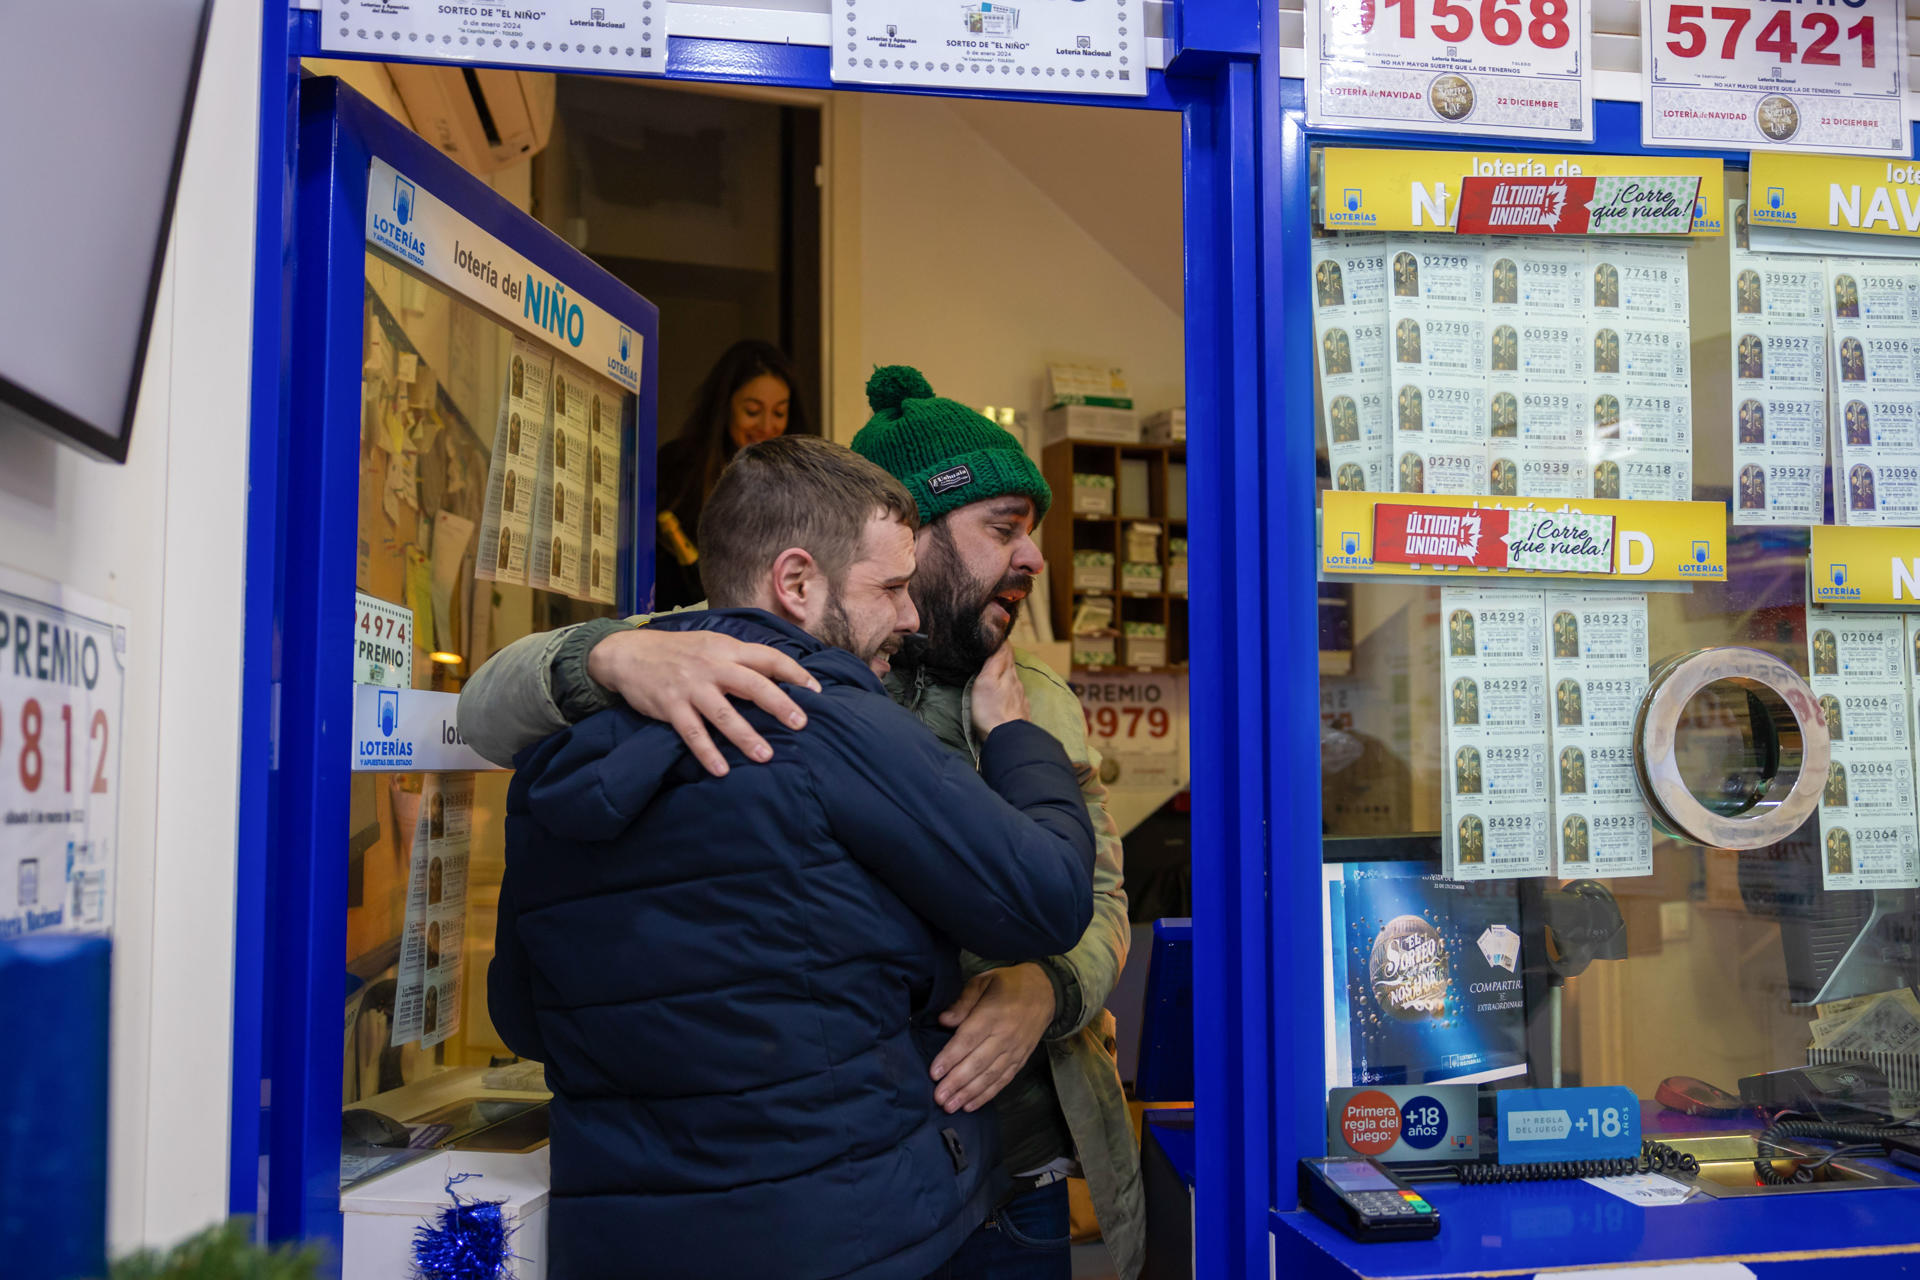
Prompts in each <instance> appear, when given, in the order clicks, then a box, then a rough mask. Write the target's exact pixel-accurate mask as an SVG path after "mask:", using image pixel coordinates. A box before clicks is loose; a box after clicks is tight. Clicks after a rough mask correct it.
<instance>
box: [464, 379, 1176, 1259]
mask: <svg viewBox="0 0 1920 1280" xmlns="http://www.w3.org/2000/svg"><path fill="white" fill-rule="evenodd" d="M867 399H868V403H869V404H870V405H871V407H872V409H873V416H872V418H871V419H870V420H869V421H868V423H867V425H866V426H865V427H864V428H862V429H861V431H860V432H859V434H858V435H856V436H855V437H854V440H853V448H854V450H855V452H857V453H860V454H862V455H864V456H865V457H867V458H868V459H870V460H871V461H873V462H875V463H877V464H878V465H879V466H881V467H882V468H884V469H885V470H886V471H888V472H890V473H891V474H892V475H893V476H894V477H895V478H896V479H898V480H899V481H900V482H901V483H902V484H903V485H904V486H905V487H906V489H907V491H908V493H910V494H912V495H913V498H914V501H915V503H916V504H917V505H918V507H919V513H920V520H921V528H920V531H919V534H918V535H917V539H916V547H915V554H916V560H917V567H916V570H915V573H914V576H913V579H912V581H911V584H910V587H909V590H910V592H911V594H912V598H913V603H914V605H915V607H916V608H917V609H918V611H919V614H920V619H921V626H922V627H923V629H924V631H923V634H922V636H920V637H917V638H910V639H909V640H908V641H907V642H906V644H905V645H904V646H903V648H902V649H901V651H900V653H899V655H898V656H897V658H896V659H895V660H894V663H893V669H892V671H891V672H890V673H889V674H888V675H887V676H886V685H887V689H888V691H889V692H890V693H892V694H893V696H894V699H895V701H897V702H899V703H900V704H901V705H902V706H903V707H905V708H906V709H907V710H909V711H911V712H913V713H914V715H916V716H917V717H919V719H920V720H921V721H922V722H923V723H925V724H926V725H927V726H928V728H930V729H932V730H933V732H934V734H935V735H936V736H937V737H939V739H940V740H941V741H942V742H943V743H945V744H946V745H947V746H948V747H949V748H951V749H952V750H954V751H956V752H960V753H963V754H966V755H967V756H969V757H970V758H972V759H973V760H975V762H976V763H977V762H978V758H979V745H978V743H976V742H975V741H974V737H973V733H972V729H971V711H970V707H969V694H970V690H971V687H972V683H973V680H974V678H975V677H976V676H977V675H978V674H979V672H980V670H981V668H982V667H983V666H985V665H986V663H987V662H988V660H989V659H990V658H993V657H994V656H995V655H996V654H998V653H999V651H1000V650H1001V649H1002V648H1003V647H1005V646H1007V644H1008V635H1009V634H1010V632H1011V631H1012V629H1013V624H1014V621H1015V619H1016V618H1018V616H1019V613H1020V610H1021V608H1022V606H1023V605H1024V603H1025V601H1026V598H1027V596H1028V594H1029V592H1030V590H1031V588H1032V585H1033V579H1034V577H1035V576H1037V575H1038V574H1040V573H1042V572H1044V571H1045V568H1046V562H1045V560H1044V559H1043V558H1042V556H1041V554H1040V549H1039V547H1038V545H1037V544H1036V543H1035V541H1034V532H1035V530H1036V528H1037V527H1038V525H1039V523H1040V520H1041V519H1042V518H1043V517H1044V516H1045V515H1046V513H1047V508H1048V506H1049V505H1050V504H1051V502H1052V494H1051V492H1050V491H1049V490H1048V487H1047V484H1046V481H1045V480H1043V479H1042V478H1041V475H1040V472H1039V469H1038V468H1037V467H1035V466H1034V464H1033V461H1032V459H1030V458H1029V457H1028V456H1027V454H1026V451H1025V450H1024V449H1023V448H1021V446H1020V443H1019V442H1018V441H1017V440H1015V439H1014V438H1013V437H1012V436H1011V435H1009V434H1008V433H1007V432H1006V431H1004V430H1002V429H1001V428H1000V427H999V426H997V425H995V424H994V423H992V422H990V421H989V420H988V419H986V418H985V417H984V416H982V415H981V414H979V413H977V412H975V411H974V410H972V409H969V408H968V407H967V406H966V405H964V404H961V403H959V402H957V401H953V400H947V399H943V398H940V397H937V396H935V395H934V394H933V390H932V388H931V387H929V386H928V384H927V381H926V379H925V378H923V377H922V376H921V375H920V374H919V372H918V371H917V370H914V369H910V368H907V367H905V366H897V365H896V366H890V367H888V368H883V369H879V370H876V371H875V373H874V375H873V377H872V379H871V380H870V381H869V382H868V384H867ZM646 621H647V619H645V618H634V619H629V620H627V621H626V622H618V621H614V620H612V619H600V620H595V621H592V622H585V623H580V624H577V625H575V626H572V627H568V628H564V629H562V630H559V631H554V632H549V633H546V634H543V635H531V636H527V637H525V638H523V639H521V640H518V641H516V642H514V643H513V644H512V645H510V646H508V647H507V648H505V649H502V650H501V651H500V652H499V653H497V654H495V655H494V656H493V658H492V659H490V660H489V661H488V662H487V663H486V664H485V665H484V666H482V667H481V668H480V670H479V671H478V672H476V673H475V674H474V677H473V678H472V679H471V680H469V681H468V682H467V685H466V687H465V688H464V689H463V690H462V691H461V694H460V714H459V723H460V730H461V734H462V736H464V737H465V738H466V740H467V741H468V742H469V743H470V744H471V745H472V746H473V747H474V748H475V749H476V750H478V751H479V752H480V753H481V754H482V755H484V756H486V757H487V758H488V759H490V760H493V761H495V762H496V763H500V764H507V763H510V762H511V760H512V758H513V756H514V754H515V753H516V752H518V751H519V750H521V749H522V748H524V747H527V746H530V745H532V744H534V743H536V742H539V741H540V740H542V739H543V738H545V737H547V736H548V735H550V734H552V733H555V732H557V731H559V730H560V729H563V728H565V727H566V726H567V725H569V724H571V723H574V722H576V721H578V720H581V719H584V718H585V717H586V716H589V715H592V714H593V713H595V712H597V711H599V710H601V709H603V708H605V707H607V706H609V705H612V704H613V703H615V702H617V701H622V700H624V701H625V702H627V703H629V704H630V705H631V706H632V707H633V708H634V709H635V710H636V711H638V712H640V713H641V714H642V715H646V716H650V717H652V718H654V719H656V720H662V721H665V722H667V723H669V724H672V725H673V726H674V727H675V728H676V729H677V730H678V731H679V733H680V735H681V737H682V738H684V739H685V740H686V743H687V745H688V747H689V749H690V750H691V751H692V752H693V754H694V755H695V757H696V758H698V759H699V760H700V762H701V763H702V764H703V765H704V766H705V767H706V768H707V769H708V770H709V771H710V772H712V773H715V774H723V773H725V772H726V771H727V770H728V768H729V767H730V766H729V764H728V760H727V755H728V752H727V751H725V750H724V749H723V748H722V747H721V746H720V745H719V743H717V742H716V741H715V737H714V735H715V733H717V734H718V735H719V736H720V737H721V738H722V739H724V740H725V741H726V742H727V743H730V744H731V745H732V747H733V748H734V751H733V754H734V755H735V756H736V758H741V757H744V760H745V761H764V760H765V759H767V758H768V755H769V754H770V753H769V751H768V748H767V745H766V743H765V741H764V740H762V739H761V738H760V736H759V734H757V733H755V732H754V730H753V729H752V728H751V726H749V725H748V724H747V722H746V720H745V718H744V717H742V716H741V714H740V713H739V711H738V710H737V709H736V708H735V707H734V706H733V704H732V702H731V701H730V699H735V698H737V699H741V700H743V701H747V702H752V703H754V704H755V705H757V706H759V707H760V708H761V709H763V710H764V711H766V712H767V713H768V714H770V715H773V716H774V717H775V718H777V719H778V720H780V721H781V722H783V723H786V724H788V725H791V726H793V727H795V728H799V727H802V726H803V725H804V723H805V718H804V717H803V716H802V715H801V713H800V710H799V708H798V707H797V706H795V705H794V703H793V701H792V700H791V699H790V698H788V697H787V695H786V694H785V693H783V692H781V690H780V688H779V686H780V684H782V683H788V684H801V685H811V683H812V682H811V680H810V678H809V677H808V676H807V675H806V673H805V672H803V671H801V670H800V668H799V667H798V665H797V664H795V663H793V662H792V661H791V660H790V659H788V658H786V657H785V656H784V655H781V654H779V653H777V652H775V651H774V650H773V649H771V648H768V647H766V646H762V645H753V644H745V643H741V642H739V641H736V640H734V639H732V638H731V637H728V636H724V635H721V634H719V633H717V632H710V631H686V632H665V631H657V630H649V629H648V628H647V627H646V625H645V624H646ZM1012 656H1013V660H1014V665H1015V670H1016V673H1017V675H1018V678H1019V681H1020V684H1021V686H1022V688H1023V689H1024V691H1025V693H1026V696H1027V701H1028V707H1029V711H1030V717H1031V719H1032V721H1033V723H1035V724H1037V725H1040V726H1041V727H1042V728H1044V729H1046V730H1048V731H1049V732H1050V733H1052V734H1053V735H1054V736H1055V737H1056V738H1058V739H1059V740H1060V742H1061V744H1062V745H1063V746H1064V747H1065V748H1066V751H1067V756H1068V758H1069V759H1070V760H1071V761H1072V762H1073V765H1074V767H1075V771H1076V773H1077V774H1078V776H1079V778H1080V785H1081V793H1082V795H1083V797H1084V799H1085V801H1086V804H1087V809H1088V814H1089V816H1090V817H1091V818H1092V820H1093V828H1094V833H1095V837H1096V841H1097V845H1098V856H1097V860H1096V863H1095V867H1094V885H1093V887H1094V917H1093V922H1092V924H1091V925H1090V926H1089V927H1088V929H1087V931H1086V933H1085V934H1084V935H1083V936H1082V937H1081V939H1080V941H1079V943H1078V944H1077V945H1075V946H1074V948H1073V949H1072V950H1071V951H1069V952H1068V953H1067V954H1065V955H1061V956H1050V957H1037V958H1036V959H1035V960H1033V961H1032V962H1030V963H1026V964H1016V965H1010V966H1006V967H991V966H988V965H987V964H985V963H984V962H982V961H979V960H976V959H975V958H973V957H971V956H969V957H966V960H967V963H968V966H969V968H968V971H969V973H970V974H972V975H973V976H972V978H971V980H970V981H969V982H968V984H967V986H966V989H965V990H964V991H963V993H962V994H961V997H960V999H959V1000H958V1001H956V1002H955V1003H954V1005H953V1006H952V1007H951V1008H949V1009H948V1010H947V1011H946V1012H945V1013H944V1014H942V1015H941V1022H942V1023H943V1024H944V1025H946V1026H948V1027H950V1028H953V1030H954V1034H953V1038H952V1040H951V1041H950V1042H949V1043H948V1045H947V1046H946V1048H945V1049H944V1050H942V1051H941V1053H940V1054H939V1056H938V1057H936V1058H935V1060H934V1063H933V1068H932V1070H933V1075H934V1079H935V1081H936V1085H935V1095H934V1096H935V1101H936V1103H938V1104H939V1105H940V1106H943V1107H945V1108H946V1109H947V1110H948V1111H959V1110H962V1109H965V1110H968V1111H973V1110H977V1109H979V1108H980V1107H983V1106H987V1105H989V1104H991V1105H993V1106H994V1108H995V1109H996V1112H997V1114H998V1117H999V1122H1000V1131H1001V1135H1002V1147H1003V1164H1004V1167H1005V1170H1006V1172H1007V1173H1008V1174H1010V1175H1011V1176H1012V1178H1013V1181H1014V1191H1013V1193H1012V1194H1011V1196H1010V1197H1009V1198H1008V1199H1007V1200H1006V1201H1005V1202H1004V1203H1003V1204H1002V1205H1001V1206H1000V1207H999V1208H998V1209H997V1210H996V1211H995V1213H994V1214H993V1216H992V1217H991V1218H990V1219H989V1220H988V1221H987V1222H986V1223H985V1224H983V1225H982V1227H981V1229H980V1230H979V1231H977V1232H975V1233H974V1236H973V1237H972V1238H971V1239H969V1240H968V1241H967V1243H966V1244H965V1245H964V1246H962V1248H961V1250H960V1251H959V1252H958V1253H957V1254H956V1255H955V1256H954V1258H953V1259H952V1260H951V1261H950V1262H949V1263H948V1264H947V1265H946V1267H945V1268H943V1269H942V1270H940V1271H938V1272H936V1273H935V1275H936V1276H937V1277H939V1280H974V1278H975V1277H978V1278H980V1280H1029V1278H1031V1280H1066V1277H1068V1276H1070V1275H1071V1272H1072V1264H1071V1254H1070V1253H1069V1250H1068V1241H1067V1236H1068V1210H1067V1196H1066V1183H1065V1181H1064V1179H1065V1178H1066V1177H1067V1176H1069V1175H1073V1174H1079V1175H1082V1176H1084V1177H1085V1178H1086V1180H1087V1187H1088V1191H1089V1192H1090V1193H1091V1198H1092V1201H1093V1205H1094V1210H1095V1212H1096V1214H1097V1216H1098V1218H1099V1220H1100V1227H1101V1234H1102V1236H1103V1238H1104V1239H1105V1241H1106V1244H1107V1248H1108V1251H1109V1253H1110V1254H1111V1256H1112V1258H1113V1261H1114V1264H1115V1267H1116V1268H1117V1270H1118V1272H1119V1274H1120V1276H1121V1277H1122V1280H1133V1278H1134V1277H1135V1276H1137V1275H1138V1274H1139V1272H1140V1269H1141V1266H1142V1263H1143V1260H1144V1258H1143V1252H1144V1233H1145V1222H1144V1213H1145V1209H1144V1200H1143V1196H1142V1191H1141V1185H1140V1171H1139V1151H1138V1147H1137V1145H1136V1143H1135V1140H1134V1137H1133V1130H1132V1124H1131V1122H1130V1119H1129V1117H1128V1114H1127V1107H1126V1099H1125V1096H1124V1094H1123V1092H1122V1090H1121V1086H1120V1078H1119V1072H1118V1070H1117V1068H1116V1067H1115V1065H1114V1058H1113V1018H1112V1015H1111V1014H1109V1013H1107V1012H1106V1010H1105V1009H1104V1007H1103V1006H1104V1004H1105V1002H1106V999H1107V995H1108V993H1109V992H1110V991H1111V990H1112V988H1113V985H1114V982H1115V981H1116V980H1117V979H1118V977H1119V975H1120V970H1121V968H1122V966H1123V965H1124V964H1125V963H1126V956H1127V944H1128V939H1129V932H1128V922H1127V899H1126V893H1125V890H1124V888H1123V887H1122V871H1121V844H1120V837H1119V834H1118V832H1117V830H1116V829H1115V827H1114V823H1113V819H1112V817H1111V816H1110V815H1109V814H1108V812H1107V807H1106V788H1105V787H1104V786H1102V784H1101V783H1100V780H1099V764H1100V762H1099V757H1098V755H1097V754H1096V753H1095V752H1094V751H1093V749H1092V748H1091V747H1090V746H1089V745H1088V743H1087V740H1086V721H1085V716H1084V713H1083V711H1082V710H1081V707H1080V702H1079V699H1078V698H1077V697H1076V696H1075V695H1074V694H1073V692H1072V690H1071V689H1070V688H1068V686H1067V683H1066V682H1065V681H1064V680H1063V679H1061V677H1060V676H1059V675H1057V674H1056V673H1054V672H1053V671H1051V670H1049V669H1048V668H1047V667H1046V666H1045V665H1043V664H1042V663H1040V662H1039V661H1037V660H1036V659H1034V658H1032V657H1031V656H1029V655H1026V654H1023V653H1019V652H1015V653H1014V654H1013V655H1012ZM930 1280H932V1278H930Z"/></svg>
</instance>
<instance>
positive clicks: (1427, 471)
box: [1386, 235, 1488, 494]
mask: <svg viewBox="0 0 1920 1280" xmlns="http://www.w3.org/2000/svg"><path fill="white" fill-rule="evenodd" d="M1386 257H1387V283H1388V293H1387V321H1388V332H1387V344H1388V348H1389V355H1390V363H1391V370H1392V373H1391V380H1390V386H1391V391H1392V396H1393V433H1392V441H1393V453H1392V456H1393V468H1394V473H1393V488H1395V489H1396V490H1398V491H1400V492H1402V493H1465V494H1483V493H1486V492H1487V449H1486V446H1487V355H1488V352H1487V335H1488V318H1487V302H1486V296H1487V279H1486V247H1485V242H1484V240H1482V239H1480V238H1477V237H1466V236H1448V235H1432V236H1421V235H1396V236H1390V237H1388V238H1387V241H1386Z"/></svg>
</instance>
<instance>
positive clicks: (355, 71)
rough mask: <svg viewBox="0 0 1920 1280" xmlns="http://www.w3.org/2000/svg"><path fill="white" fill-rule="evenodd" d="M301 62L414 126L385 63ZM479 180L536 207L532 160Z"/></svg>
mask: <svg viewBox="0 0 1920 1280" xmlns="http://www.w3.org/2000/svg"><path fill="white" fill-rule="evenodd" d="M300 65H301V67H302V68H303V69H305V70H306V71H308V72H310V73H312V74H313V75H316V76H337V77H339V79H341V80H342V81H344V82H345V83H346V84H347V86H348V87H349V88H351V89H353V90H354V91H355V92H356V93H358V94H359V95H360V96H361V97H363V98H366V99H367V100H368V101H369V102H371V103H373V105H374V106H376V107H379V108H380V109H381V110H382V111H384V112H386V113H387V114H388V115H390V116H392V117H393V118H394V119H395V120H398V121H399V122H400V123H401V124H404V125H405V126H407V128H409V129H412V128H413V127H414V124H413V119H412V117H410V116H409V115H408V114H407V107H406V104H405V103H403V102H401V101H400V95H399V93H397V92H396V91H395V90H394V87H393V78H392V77H391V76H389V75H388V74H387V68H386V66H385V64H383V63H379V62H359V61H355V60H354V59H351V58H303V59H301V60H300ZM479 176H480V181H482V182H484V183H486V184H487V185H488V186H490V187H492V188H493V189H494V190H495V191H498V192H499V193H500V194H501V195H503V196H505V197H506V198H507V199H508V200H511V201H512V202H513V206H514V208H516V209H519V210H520V211H521V212H522V213H531V212H532V211H533V160H532V159H531V158H529V159H526V160H522V161H520V162H518V163H517V164H510V165H508V166H507V167H506V168H504V169H501V170H500V171H499V172H497V173H490V174H481V175H479Z"/></svg>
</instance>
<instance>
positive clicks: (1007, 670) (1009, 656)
mask: <svg viewBox="0 0 1920 1280" xmlns="http://www.w3.org/2000/svg"><path fill="white" fill-rule="evenodd" d="M1032 718H1033V710H1032V708H1031V707H1029V706H1028V705H1027V691H1026V688H1025V687H1024V686H1023V685H1021V683H1020V672H1019V670H1018V669H1017V668H1016V667H1015V666H1014V662H1013V645H1012V644H1003V645H1001V646H1000V647H999V648H998V649H997V650H995V651H994V655H993V656H992V657H991V658H988V659H987V665H986V666H984V667H981V668H980V674H979V675H977V676H975V677H974V680H973V727H974V730H975V732H977V733H978V734H979V735H980V740H981V741H982V742H985V741H986V740H987V737H988V735H990V734H991V733H992V732H993V731H994V730H995V729H998V728H999V727H1000V726H1001V725H1003V724H1006V723H1007V722H1008V721H1010V720H1031V719H1032Z"/></svg>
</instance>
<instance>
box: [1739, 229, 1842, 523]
mask: <svg viewBox="0 0 1920 1280" xmlns="http://www.w3.org/2000/svg"><path fill="white" fill-rule="evenodd" d="M1744 206H1745V201H1740V200H1735V201H1730V202H1729V203H1728V213H1727V217H1728V224H1729V225H1735V224H1736V223H1737V221H1739V215H1740V214H1741V212H1742V211H1743V209H1744ZM1728 245H1729V247H1730V252H1731V254H1732V261H1731V264H1730V267H1729V271H1728V289H1729V293H1730V303H1729V305H1730V306H1731V307H1732V315H1733V327H1732V331H1731V334H1730V337H1729V341H1730V342H1731V343H1732V358H1731V364H1732V368H1733V421H1732V423H1731V429H1732V431H1733V473H1734V504H1733V522H1734V523H1735V524H1789V525H1805V524H1819V523H1821V521H1822V520H1823V519H1824V518H1825V508H1826V497H1825V495H1826V424H1827V359H1826V345H1827V342H1826V301H1825V300H1826V297H1827V273H1826V269H1825V267H1824V266H1823V264H1822V262H1821V260H1820V259H1819V258H1815V257H1807V256H1804V255H1795V254H1767V253H1753V252H1751V251H1750V250H1748V249H1745V248H1742V247H1741V245H1740V243H1739V241H1738V239H1737V238H1729V240H1728Z"/></svg>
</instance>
